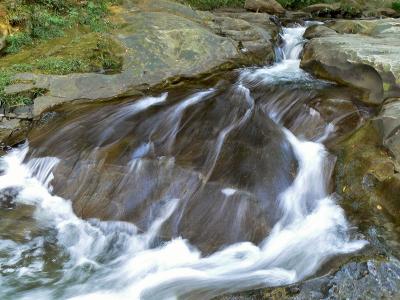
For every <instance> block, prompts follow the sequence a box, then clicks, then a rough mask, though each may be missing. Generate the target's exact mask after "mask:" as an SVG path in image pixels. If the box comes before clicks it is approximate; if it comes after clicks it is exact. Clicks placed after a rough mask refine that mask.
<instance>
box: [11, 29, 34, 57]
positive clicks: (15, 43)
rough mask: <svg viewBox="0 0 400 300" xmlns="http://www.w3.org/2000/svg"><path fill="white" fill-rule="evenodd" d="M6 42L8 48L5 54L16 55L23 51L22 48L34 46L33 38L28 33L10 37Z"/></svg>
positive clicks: (19, 33)
mask: <svg viewBox="0 0 400 300" xmlns="http://www.w3.org/2000/svg"><path fill="white" fill-rule="evenodd" d="M6 42H7V48H6V50H5V52H6V53H8V54H10V53H16V52H18V51H19V50H21V48H22V47H25V46H27V45H32V44H33V40H32V38H31V36H30V35H29V34H28V33H26V32H18V33H16V34H13V35H10V36H8V37H7V40H6Z"/></svg>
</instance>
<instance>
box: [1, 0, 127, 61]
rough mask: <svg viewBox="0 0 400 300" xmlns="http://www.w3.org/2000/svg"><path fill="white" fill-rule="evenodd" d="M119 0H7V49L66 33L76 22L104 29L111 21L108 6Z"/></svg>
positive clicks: (16, 50) (76, 24)
mask: <svg viewBox="0 0 400 300" xmlns="http://www.w3.org/2000/svg"><path fill="white" fill-rule="evenodd" d="M117 2H120V1H117V0H91V1H78V0H65V1H64V0H35V1H34V0H5V1H4V4H2V6H3V7H5V10H6V12H7V16H8V22H9V24H10V26H11V34H10V35H9V36H8V37H7V47H6V49H5V50H4V53H6V54H11V53H16V52H18V51H20V50H21V49H22V48H23V47H25V46H32V45H33V44H34V43H36V42H38V41H40V40H48V39H52V38H55V37H60V36H63V35H64V33H65V31H66V30H68V29H71V28H73V27H76V26H85V27H87V28H88V29H89V30H90V31H94V32H104V31H106V30H107V29H108V28H109V27H110V26H111V24H110V23H109V22H108V21H107V18H106V16H107V14H108V6H109V5H113V4H116V3H117Z"/></svg>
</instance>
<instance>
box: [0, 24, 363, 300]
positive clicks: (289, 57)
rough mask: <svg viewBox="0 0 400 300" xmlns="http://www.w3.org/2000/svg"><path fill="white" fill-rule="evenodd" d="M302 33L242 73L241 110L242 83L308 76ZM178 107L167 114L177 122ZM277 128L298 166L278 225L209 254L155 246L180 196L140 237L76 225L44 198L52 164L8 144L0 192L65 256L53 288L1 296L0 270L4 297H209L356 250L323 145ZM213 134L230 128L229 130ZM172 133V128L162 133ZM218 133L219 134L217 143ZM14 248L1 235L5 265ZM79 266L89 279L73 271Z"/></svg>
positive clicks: (280, 280) (175, 244)
mask: <svg viewBox="0 0 400 300" xmlns="http://www.w3.org/2000/svg"><path fill="white" fill-rule="evenodd" d="M304 30H305V28H302V27H299V28H286V29H284V34H283V38H284V40H285V44H284V46H283V51H282V52H283V57H284V59H283V61H281V62H279V63H277V64H276V65H275V66H273V67H269V68H264V69H259V70H255V71H254V70H252V71H251V70H247V71H243V73H242V75H241V78H240V82H239V84H238V88H239V91H242V92H243V93H244V94H245V96H246V97H245V98H246V101H247V102H248V103H249V111H250V110H251V109H252V103H253V102H254V101H252V99H251V95H250V93H249V90H248V89H247V88H246V84H249V83H254V82H257V84H266V83H267V84H268V83H270V82H277V81H278V82H280V81H296V80H302V79H304V78H307V80H308V79H309V77H308V75H307V74H305V73H304V72H303V71H301V70H300V68H299V59H298V56H299V53H300V51H301V49H302V44H303V41H302V35H303V33H304ZM208 93H212V90H209V91H205V92H203V93H199V94H196V95H195V96H193V97H191V98H189V99H188V100H187V101H185V102H182V104H181V105H179V106H178V107H177V109H178V110H179V109H181V110H182V109H185V107H187V106H190V105H192V104H194V102H197V101H201V99H203V98H204V97H205V96H207V95H208ZM164 100H165V95H163V96H161V97H160V98H145V99H143V100H142V101H140V102H138V103H140V107H136V106H135V107H134V109H135V111H136V110H138V111H139V110H143V109H146V107H147V106H149V105H153V104H157V103H159V102H161V101H164ZM250 100H251V101H250ZM146 103H147V104H148V105H147V104H146ZM180 113H181V111H178V112H177V114H176V116H175V117H173V118H180V117H179V115H180ZM269 114H270V117H271V118H272V119H273V120H275V121H276V122H277V123H278V124H279V118H277V117H276V116H277V115H279V112H277V111H273V110H271V111H270V112H269ZM245 117H246V116H245ZM239 123H240V120H239ZM284 131H285V134H286V137H287V139H288V141H289V142H290V144H291V145H292V147H293V150H294V152H295V155H296V157H297V159H298V162H299V169H298V174H297V177H296V178H295V180H294V182H293V184H292V185H291V186H290V187H289V188H288V189H287V190H286V191H285V192H284V193H282V194H281V195H280V196H279V199H278V200H277V201H279V206H280V209H281V214H282V217H281V219H280V221H279V222H278V223H277V224H276V225H275V227H274V228H273V230H272V232H271V233H270V235H269V236H267V237H266V238H265V240H264V241H263V242H262V243H261V244H260V245H254V244H252V243H249V242H244V243H237V244H234V245H231V246H229V247H227V248H225V249H223V250H221V251H219V252H217V253H214V254H212V255H211V256H208V257H203V256H202V254H201V253H200V252H199V251H198V250H196V249H195V248H194V247H192V246H191V245H190V244H188V242H186V241H185V240H183V239H180V238H178V239H174V240H171V241H168V242H167V243H164V244H157V239H156V236H157V232H158V230H159V228H160V226H161V225H162V224H163V222H164V221H165V220H167V219H168V217H169V216H170V215H171V214H172V212H173V211H174V209H175V208H176V206H177V204H178V203H179V199H169V200H168V201H165V203H164V205H163V207H162V209H160V211H159V212H158V216H157V217H156V218H155V221H154V222H153V225H152V226H151V227H150V229H149V230H148V232H146V233H139V232H138V230H137V229H136V228H135V226H134V225H132V224H127V223H123V222H100V221H84V220H81V219H79V218H78V217H77V216H76V215H75V214H74V212H73V210H72V206H71V202H70V201H68V200H66V199H62V198H60V197H58V196H56V195H52V194H51V179H52V174H51V170H52V169H53V168H54V166H55V165H56V164H57V163H58V160H57V159H56V158H50V157H47V158H40V159H35V161H30V162H28V163H27V164H24V163H23V160H24V157H25V156H26V153H27V150H28V148H27V147H28V146H25V147H22V148H21V149H18V150H14V151H13V152H11V153H10V154H8V155H7V156H5V157H3V158H2V164H3V168H4V170H5V172H4V174H3V175H2V176H0V189H4V188H9V187H19V188H20V189H21V191H20V192H19V194H18V197H17V200H16V201H18V202H19V203H20V204H26V205H31V206H33V207H34V216H33V217H34V219H35V220H37V222H39V223H40V224H42V226H43V227H45V228H48V229H49V230H50V231H52V232H55V234H56V241H57V245H58V246H59V247H60V248H61V249H63V251H65V253H66V254H67V259H66V260H65V261H64V263H63V269H62V272H61V276H60V280H59V281H58V282H57V284H51V282H50V283H47V284H46V285H43V286H40V285H39V286H37V287H36V288H33V289H32V290H31V291H29V292H21V293H18V292H17V291H15V294H14V297H10V296H9V295H10V294H7V291H8V290H12V287H11V284H8V283H7V276H5V275H4V272H3V273H2V275H0V276H1V277H0V284H1V285H2V286H3V287H4V289H3V290H2V291H0V295H1V293H5V295H8V296H9V297H10V299H17V298H18V299H34V298H37V299H68V298H72V299H96V300H99V299H100V300H101V299H107V300H108V299H177V298H184V299H208V298H211V297H213V296H215V295H218V294H221V293H226V292H235V291H240V290H244V289H248V288H257V287H266V286H277V285H283V284H290V283H293V282H296V281H299V280H302V279H304V278H305V277H307V276H309V275H312V274H313V273H314V272H316V271H317V269H318V268H319V267H320V266H321V264H322V263H323V262H325V261H326V260H327V259H329V258H331V257H333V256H335V255H338V254H343V253H349V252H352V251H356V250H358V249H360V248H362V247H363V246H364V245H365V243H366V242H364V241H350V240H349V238H348V235H347V231H348V224H347V222H346V220H345V216H344V212H343V210H342V209H341V208H340V207H339V206H338V205H337V204H336V203H335V199H334V198H333V197H331V196H329V195H328V193H327V189H326V185H327V181H328V180H329V170H330V165H329V164H330V160H329V159H328V156H329V154H328V153H327V151H326V150H325V148H324V146H323V145H322V144H319V143H314V142H309V141H302V140H299V139H298V138H296V137H295V136H294V135H293V134H292V133H291V132H290V131H289V130H287V129H284ZM221 134H222V135H224V134H225V135H226V134H229V128H227V129H226V131H224V132H223V133H221ZM174 136H175V132H171V133H170V138H171V139H174ZM224 138H225V136H221V143H223V142H224ZM145 147H148V146H146V145H145V146H144V148H145ZM144 148H143V149H142V150H143V151H145V149H144ZM142 150H141V151H142ZM216 155H217V154H216ZM211 164H212V162H211ZM221 192H222V193H224V194H225V195H226V196H227V197H229V196H231V195H233V194H234V193H235V190H233V189H231V188H229V187H227V188H226V189H224V190H222V191H221ZM30 246H31V244H29V245H28V247H30ZM23 247H26V245H23V244H17V243H14V242H12V241H9V240H0V252H1V251H9V252H10V253H11V252H12V253H13V257H12V259H13V260H14V261H18V260H19V259H20V256H21V255H22V254H21V253H22V252H23V250H24V249H22V248H23ZM4 249H5V250H4ZM105 255H107V256H108V257H107V259H104V256H105ZM10 259H11V258H10V257H8V260H10ZM6 263H8V264H9V261H8V262H5V261H4V260H2V256H0V266H1V265H5V264H6ZM43 268H44V264H43V263H40V261H39V262H38V260H34V261H33V262H32V263H31V264H29V265H26V266H24V267H23V268H12V267H10V268H9V269H8V270H7V274H12V273H14V274H15V278H16V280H21V281H22V280H25V281H27V282H29V276H34V275H35V274H41V273H40V272H43ZM88 269H89V270H91V272H92V273H90V274H92V275H86V276H84V275H82V274H86V273H85V272H84V270H88Z"/></svg>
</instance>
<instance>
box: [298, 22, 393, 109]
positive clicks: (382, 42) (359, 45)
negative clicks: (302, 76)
mask: <svg viewBox="0 0 400 300" xmlns="http://www.w3.org/2000/svg"><path fill="white" fill-rule="evenodd" d="M328 27H329V28H331V29H333V30H334V31H336V32H337V33H339V34H337V35H335V34H332V31H330V30H327V29H324V30H325V31H324V33H325V34H324V33H321V34H318V37H315V38H312V39H311V40H310V42H309V43H308V44H307V45H306V47H305V50H304V55H303V57H302V61H301V66H302V68H304V69H305V70H307V71H309V72H310V73H312V74H314V75H315V76H317V77H320V78H323V79H328V80H332V81H337V82H340V83H343V84H347V85H350V86H353V87H356V88H359V89H361V90H363V91H364V97H363V100H364V101H365V102H366V103H370V104H381V103H382V102H383V101H384V100H385V99H387V98H390V97H397V96H400V61H399V59H398V58H399V57H400V20H395V19H386V20H372V21H337V22H334V23H332V24H329V25H328ZM314 31H316V29H314ZM320 31H321V30H320ZM309 37H312V36H310V35H309Z"/></svg>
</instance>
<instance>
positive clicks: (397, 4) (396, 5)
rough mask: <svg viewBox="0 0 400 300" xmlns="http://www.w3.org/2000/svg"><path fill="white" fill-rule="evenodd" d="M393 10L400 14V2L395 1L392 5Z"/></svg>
mask: <svg viewBox="0 0 400 300" xmlns="http://www.w3.org/2000/svg"><path fill="white" fill-rule="evenodd" d="M392 8H393V9H394V10H395V11H398V12H400V0H396V1H393V3H392Z"/></svg>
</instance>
